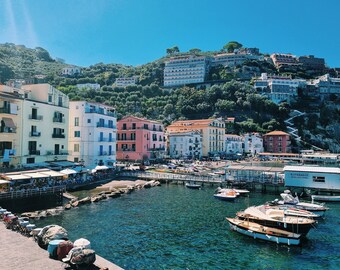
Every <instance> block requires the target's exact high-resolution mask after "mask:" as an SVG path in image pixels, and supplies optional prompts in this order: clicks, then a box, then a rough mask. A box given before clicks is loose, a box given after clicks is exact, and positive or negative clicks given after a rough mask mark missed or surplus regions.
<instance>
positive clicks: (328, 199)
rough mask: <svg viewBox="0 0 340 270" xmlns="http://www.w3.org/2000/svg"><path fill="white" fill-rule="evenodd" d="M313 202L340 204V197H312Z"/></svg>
mask: <svg viewBox="0 0 340 270" xmlns="http://www.w3.org/2000/svg"><path fill="white" fill-rule="evenodd" d="M311 198H312V202H314V201H321V202H340V196H332V195H312V196H311Z"/></svg>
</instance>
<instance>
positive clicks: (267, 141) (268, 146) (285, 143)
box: [263, 131, 291, 153]
mask: <svg viewBox="0 0 340 270" xmlns="http://www.w3.org/2000/svg"><path fill="white" fill-rule="evenodd" d="M263 146H264V151H266V152H269V153H290V152H291V145H290V136H289V134H288V133H286V132H283V131H272V132H269V133H267V134H265V135H263Z"/></svg>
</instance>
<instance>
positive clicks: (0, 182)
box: [0, 179, 9, 185]
mask: <svg viewBox="0 0 340 270" xmlns="http://www.w3.org/2000/svg"><path fill="white" fill-rule="evenodd" d="M8 183H9V181H6V180H1V179H0V185H2V184H8Z"/></svg>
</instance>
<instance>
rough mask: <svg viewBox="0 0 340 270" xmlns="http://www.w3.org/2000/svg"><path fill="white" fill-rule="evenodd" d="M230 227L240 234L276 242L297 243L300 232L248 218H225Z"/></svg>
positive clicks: (298, 242)
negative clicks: (274, 226)
mask: <svg viewBox="0 0 340 270" xmlns="http://www.w3.org/2000/svg"><path fill="white" fill-rule="evenodd" d="M227 221H228V222H229V225H230V228H231V229H232V230H234V231H237V232H239V233H241V234H244V235H247V236H249V237H253V238H254V239H262V240H265V241H270V242H274V243H277V244H286V245H299V244H300V239H301V234H297V233H292V232H288V231H285V230H281V229H276V228H271V227H267V226H263V225H261V224H258V223H254V222H250V221H249V219H248V220H240V219H236V218H227Z"/></svg>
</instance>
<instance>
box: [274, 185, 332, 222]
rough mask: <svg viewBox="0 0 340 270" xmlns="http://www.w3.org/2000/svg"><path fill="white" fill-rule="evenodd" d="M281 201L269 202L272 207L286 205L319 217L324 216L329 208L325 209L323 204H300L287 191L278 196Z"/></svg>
mask: <svg viewBox="0 0 340 270" xmlns="http://www.w3.org/2000/svg"><path fill="white" fill-rule="evenodd" d="M280 196H281V198H282V200H277V199H276V200H274V201H272V202H271V204H273V205H287V206H291V207H294V208H297V209H302V210H307V211H310V212H313V213H314V214H317V215H319V216H320V217H322V216H324V215H325V211H326V210H328V209H329V208H327V207H325V206H324V205H323V204H317V203H314V202H312V203H309V202H300V200H299V198H298V197H297V196H296V197H293V195H292V194H291V193H290V191H289V190H286V191H285V192H284V193H281V194H280Z"/></svg>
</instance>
